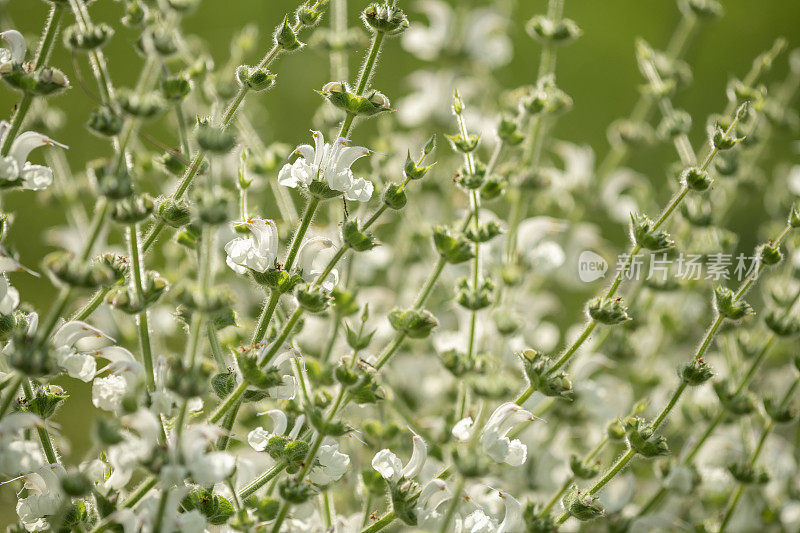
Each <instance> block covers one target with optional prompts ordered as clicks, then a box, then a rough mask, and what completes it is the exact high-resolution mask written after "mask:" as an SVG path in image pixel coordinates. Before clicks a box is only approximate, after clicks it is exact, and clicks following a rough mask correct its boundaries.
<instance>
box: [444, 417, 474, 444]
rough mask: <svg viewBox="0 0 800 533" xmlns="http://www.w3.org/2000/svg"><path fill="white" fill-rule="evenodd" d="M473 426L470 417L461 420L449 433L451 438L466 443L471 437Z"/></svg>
mask: <svg viewBox="0 0 800 533" xmlns="http://www.w3.org/2000/svg"><path fill="white" fill-rule="evenodd" d="M474 424H475V422H473V420H472V417H471V416H468V417H467V418H462V419H461V420H459V421H458V422H456V424H455V425H454V426H453V429H452V430H451V431H450V433H452V435H453V437H454V438H455V439H456V440H457V441H459V442H467V441H468V440H469V439H470V437H471V436H472V426H473V425H474Z"/></svg>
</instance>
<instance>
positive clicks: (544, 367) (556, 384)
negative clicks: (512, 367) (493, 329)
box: [517, 349, 575, 400]
mask: <svg viewBox="0 0 800 533" xmlns="http://www.w3.org/2000/svg"><path fill="white" fill-rule="evenodd" d="M517 356H518V357H519V358H520V360H521V361H522V365H523V367H524V369H525V375H526V376H527V377H528V381H529V382H530V386H531V387H533V388H534V389H536V390H537V391H538V392H541V393H542V394H544V395H545V396H550V397H555V398H562V399H565V400H572V399H573V398H574V397H575V392H574V391H573V390H572V382H571V381H570V380H569V378H568V377H567V374H566V373H564V372H559V373H556V374H554V373H553V372H552V371H551V366H552V360H551V359H550V358H549V357H547V356H546V355H544V354H541V353H539V352H537V351H536V350H531V349H528V350H525V351H524V352H522V353H518V354H517Z"/></svg>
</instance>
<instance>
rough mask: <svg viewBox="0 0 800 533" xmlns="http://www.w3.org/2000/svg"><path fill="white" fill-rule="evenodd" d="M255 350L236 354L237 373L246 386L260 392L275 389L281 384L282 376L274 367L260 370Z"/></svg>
mask: <svg viewBox="0 0 800 533" xmlns="http://www.w3.org/2000/svg"><path fill="white" fill-rule="evenodd" d="M257 355H258V354H257V350H249V351H246V352H239V353H237V354H236V362H237V364H238V365H239V371H241V373H242V377H244V380H245V381H246V382H247V383H248V385H250V386H252V387H254V388H256V389H261V390H266V389H270V388H272V387H277V386H278V385H280V384H281V383H283V376H281V374H280V372H279V371H278V369H277V368H276V367H274V366H273V367H270V368H268V369H266V370H262V369H261V367H260V365H259V362H258V359H257Z"/></svg>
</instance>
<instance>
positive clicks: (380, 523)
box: [361, 511, 396, 533]
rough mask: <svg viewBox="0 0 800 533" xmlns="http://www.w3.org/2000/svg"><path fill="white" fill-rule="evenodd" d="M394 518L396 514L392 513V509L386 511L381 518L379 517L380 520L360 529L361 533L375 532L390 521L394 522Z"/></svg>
mask: <svg viewBox="0 0 800 533" xmlns="http://www.w3.org/2000/svg"><path fill="white" fill-rule="evenodd" d="M395 518H396V516H395V514H394V511H389V512H388V513H386V514H385V515H383V518H381V519H380V520H378V521H377V522H375V523H374V524H372V525H371V526H369V527H365V528H364V529H362V530H361V533H376V532H378V531H380V530H381V529H383V528H385V527H387V526H388V525H389V524H391V523H392V522H394V520H395Z"/></svg>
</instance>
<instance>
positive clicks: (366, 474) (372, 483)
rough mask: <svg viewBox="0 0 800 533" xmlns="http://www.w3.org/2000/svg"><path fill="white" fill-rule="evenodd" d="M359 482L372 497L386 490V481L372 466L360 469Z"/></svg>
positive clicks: (382, 493) (379, 495) (380, 495)
mask: <svg viewBox="0 0 800 533" xmlns="http://www.w3.org/2000/svg"><path fill="white" fill-rule="evenodd" d="M361 482H362V483H363V484H364V488H365V489H366V490H367V492H368V493H369V494H370V495H372V496H373V497H376V496H378V497H382V496H383V495H384V493H385V492H386V482H385V481H384V479H383V477H382V476H381V475H380V473H379V472H377V471H375V470H374V469H372V468H365V469H364V470H362V471H361Z"/></svg>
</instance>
